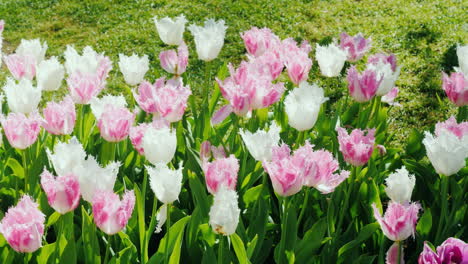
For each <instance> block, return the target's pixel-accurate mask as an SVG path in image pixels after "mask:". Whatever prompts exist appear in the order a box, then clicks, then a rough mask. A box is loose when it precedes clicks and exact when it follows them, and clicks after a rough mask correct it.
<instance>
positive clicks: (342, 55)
mask: <svg viewBox="0 0 468 264" xmlns="http://www.w3.org/2000/svg"><path fill="white" fill-rule="evenodd" d="M346 58H347V53H346V51H343V50H342V49H341V48H340V47H339V46H338V45H337V44H335V43H331V44H329V45H328V46H320V45H319V44H317V45H316V48H315V59H316V60H317V63H318V65H319V67H320V72H321V73H322V75H323V76H325V77H336V76H338V75H340V72H341V69H343V66H344V63H345V61H346Z"/></svg>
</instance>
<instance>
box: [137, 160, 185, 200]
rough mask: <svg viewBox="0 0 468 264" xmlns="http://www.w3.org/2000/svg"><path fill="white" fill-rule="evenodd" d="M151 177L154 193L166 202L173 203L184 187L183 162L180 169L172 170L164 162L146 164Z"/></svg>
mask: <svg viewBox="0 0 468 264" xmlns="http://www.w3.org/2000/svg"><path fill="white" fill-rule="evenodd" d="M146 170H147V171H148V174H149V177H150V179H149V180H150V186H151V189H153V192H154V194H155V195H156V197H157V198H158V200H159V201H161V202H162V203H164V204H170V203H173V202H174V201H175V200H177V199H178V198H179V194H180V190H181V188H182V170H183V167H182V164H180V166H179V169H177V170H171V169H169V167H167V165H166V164H164V163H157V164H156V165H155V166H154V167H151V166H146Z"/></svg>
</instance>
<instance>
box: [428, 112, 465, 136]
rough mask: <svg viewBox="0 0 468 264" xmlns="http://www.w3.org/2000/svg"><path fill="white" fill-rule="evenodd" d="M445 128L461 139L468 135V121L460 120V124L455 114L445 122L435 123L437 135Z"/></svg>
mask: <svg viewBox="0 0 468 264" xmlns="http://www.w3.org/2000/svg"><path fill="white" fill-rule="evenodd" d="M444 129H445V130H447V131H450V132H451V133H452V134H454V135H455V136H457V137H458V138H459V139H460V140H462V139H463V137H468V122H460V124H458V123H457V120H456V119H455V117H454V116H451V117H450V118H449V119H447V121H445V122H438V123H437V124H436V125H435V134H436V136H440V135H441V134H442V133H443V132H442V131H443V130H444Z"/></svg>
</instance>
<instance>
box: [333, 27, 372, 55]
mask: <svg viewBox="0 0 468 264" xmlns="http://www.w3.org/2000/svg"><path fill="white" fill-rule="evenodd" d="M340 47H341V49H342V50H345V51H347V52H348V61H351V62H355V61H358V60H360V59H361V58H362V57H363V56H364V54H366V52H367V51H368V50H369V49H370V48H371V39H370V38H368V39H366V38H364V36H363V35H362V34H361V33H358V34H357V35H355V36H350V35H348V34H347V33H346V32H343V33H341V35H340Z"/></svg>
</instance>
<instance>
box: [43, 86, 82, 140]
mask: <svg viewBox="0 0 468 264" xmlns="http://www.w3.org/2000/svg"><path fill="white" fill-rule="evenodd" d="M43 115H44V118H43V120H42V127H44V128H45V130H47V132H49V133H51V134H53V135H69V134H71V133H72V132H73V128H74V127H75V121H76V111H75V104H74V103H73V100H72V98H71V96H70V95H68V96H66V97H65V98H64V99H63V100H62V101H61V102H59V103H56V102H48V103H47V105H46V107H45V108H44V110H43Z"/></svg>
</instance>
